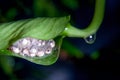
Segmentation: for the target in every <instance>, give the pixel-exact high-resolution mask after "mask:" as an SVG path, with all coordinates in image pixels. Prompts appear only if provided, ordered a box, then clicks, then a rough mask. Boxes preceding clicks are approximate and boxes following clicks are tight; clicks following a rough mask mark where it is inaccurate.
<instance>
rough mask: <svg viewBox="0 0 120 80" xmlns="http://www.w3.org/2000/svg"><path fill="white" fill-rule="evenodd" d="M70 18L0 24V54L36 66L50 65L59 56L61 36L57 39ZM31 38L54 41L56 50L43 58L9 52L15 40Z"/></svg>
mask: <svg viewBox="0 0 120 80" xmlns="http://www.w3.org/2000/svg"><path fill="white" fill-rule="evenodd" d="M69 19H70V17H69V16H67V17H59V18H34V19H26V20H20V21H15V22H9V23H2V24H0V54H3V55H12V56H17V57H21V58H24V59H26V60H29V61H31V62H34V63H36V64H42V65H50V64H52V63H54V62H55V61H56V60H57V58H58V55H59V51H60V45H61V42H62V39H63V38H62V36H61V37H58V36H59V35H60V34H61V33H62V32H63V31H64V29H65V27H66V25H67V24H68V22H69ZM25 37H31V38H35V39H39V40H50V39H54V40H55V44H56V47H57V49H56V50H55V51H53V52H52V53H51V55H48V56H45V57H26V56H21V55H19V54H15V53H14V52H12V51H10V50H9V47H10V46H11V45H12V44H13V43H15V42H16V41H17V40H19V39H21V38H25Z"/></svg>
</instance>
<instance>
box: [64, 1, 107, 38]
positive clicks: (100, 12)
mask: <svg viewBox="0 0 120 80" xmlns="http://www.w3.org/2000/svg"><path fill="white" fill-rule="evenodd" d="M104 9H105V0H96V2H95V12H94V16H93V19H92V21H91V23H90V24H89V26H88V27H87V28H85V29H77V28H75V27H73V26H72V25H70V24H68V26H67V28H66V29H65V31H64V34H65V35H66V36H68V37H83V38H85V37H87V36H89V35H91V34H94V33H96V32H97V30H98V28H99V27H100V25H101V23H102V21H103V17H104Z"/></svg>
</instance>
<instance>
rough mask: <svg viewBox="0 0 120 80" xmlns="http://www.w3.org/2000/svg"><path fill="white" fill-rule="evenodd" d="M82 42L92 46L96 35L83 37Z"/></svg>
mask: <svg viewBox="0 0 120 80" xmlns="http://www.w3.org/2000/svg"><path fill="white" fill-rule="evenodd" d="M84 40H85V42H86V43H88V44H92V43H94V42H95V40H96V34H92V35H89V36H88V37H85V38H84Z"/></svg>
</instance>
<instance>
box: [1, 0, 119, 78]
mask: <svg viewBox="0 0 120 80" xmlns="http://www.w3.org/2000/svg"><path fill="white" fill-rule="evenodd" d="M35 1H38V0H0V22H1V23H3V22H9V21H13V20H20V19H27V18H32V17H54V16H57V17H59V16H66V15H68V14H70V15H71V23H72V24H73V25H74V26H76V27H78V28H85V27H86V26H88V25H89V23H90V21H91V19H92V16H93V13H94V3H95V1H94V0H39V2H40V5H39V7H36V4H35ZM119 19H120V0H106V7H105V16H104V20H103V23H102V25H101V26H100V29H99V30H98V32H97V33H96V41H95V43H93V44H91V45H90V44H87V43H86V42H85V41H84V39H80V38H65V39H64V42H63V46H62V49H61V53H60V58H59V59H58V61H57V62H56V63H55V64H53V65H50V66H42V65H37V64H33V63H31V62H29V61H26V60H23V59H20V58H16V57H8V56H1V57H0V58H1V59H0V62H1V63H6V64H5V65H2V64H0V80H120V66H119V65H120V28H119V26H120V20H119ZM65 41H66V42H68V43H69V45H70V46H72V47H73V48H75V49H76V50H78V51H80V52H77V54H74V53H75V52H74V50H73V51H71V50H70V47H69V46H68V47H67V48H66V47H65V46H66V42H65ZM79 54H80V55H79ZM77 55H79V57H77Z"/></svg>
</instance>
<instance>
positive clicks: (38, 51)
mask: <svg viewBox="0 0 120 80" xmlns="http://www.w3.org/2000/svg"><path fill="white" fill-rule="evenodd" d="M54 49H55V41H54V40H52V39H51V40H38V39H35V38H30V37H27V38H22V39H20V40H18V41H16V42H15V43H13V44H12V46H11V47H10V50H11V51H12V52H14V53H16V54H20V55H22V56H29V57H42V56H45V55H49V54H51V53H52V51H53V50H54Z"/></svg>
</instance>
